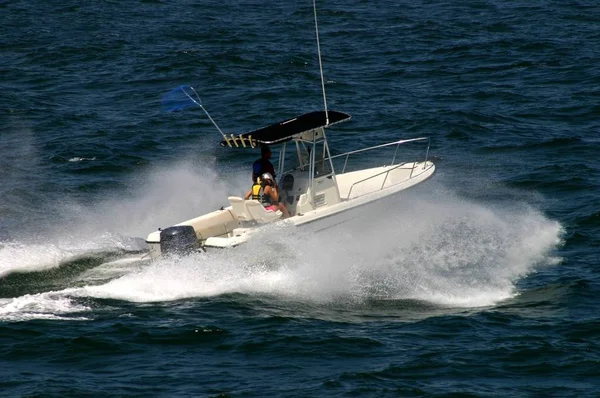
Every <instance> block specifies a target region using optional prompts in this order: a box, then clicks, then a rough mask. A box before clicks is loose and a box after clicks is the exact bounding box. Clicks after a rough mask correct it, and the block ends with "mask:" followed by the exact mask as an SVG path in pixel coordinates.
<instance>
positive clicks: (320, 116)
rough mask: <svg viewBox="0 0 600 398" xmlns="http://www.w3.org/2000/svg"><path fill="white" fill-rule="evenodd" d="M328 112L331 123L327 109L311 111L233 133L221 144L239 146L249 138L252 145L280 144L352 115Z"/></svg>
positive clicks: (344, 119) (347, 118)
mask: <svg viewBox="0 0 600 398" xmlns="http://www.w3.org/2000/svg"><path fill="white" fill-rule="evenodd" d="M327 114H328V116H329V124H327V123H326V118H325V111H315V112H310V113H306V114H304V115H302V116H298V117H295V118H293V119H288V120H284V121H283V122H279V123H274V124H272V125H270V126H267V127H263V128H260V129H258V130H253V131H250V132H248V133H243V134H239V135H233V134H232V137H231V139H229V140H227V141H221V146H231V145H228V141H229V142H230V143H234V144H235V146H238V144H237V143H236V141H237V140H240V141H241V142H242V143H244V140H247V141H248V142H250V141H252V146H256V145H260V144H278V143H282V142H285V141H289V140H291V139H292V138H293V137H294V136H295V135H297V134H300V133H303V132H305V131H310V130H314V129H317V128H319V127H329V126H331V125H333V124H336V123H340V122H343V121H346V120H349V119H350V115H348V114H347V113H343V112H337V111H328V112H327ZM244 146H245V145H244Z"/></svg>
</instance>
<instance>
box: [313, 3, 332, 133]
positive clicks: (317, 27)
mask: <svg viewBox="0 0 600 398" xmlns="http://www.w3.org/2000/svg"><path fill="white" fill-rule="evenodd" d="M313 10H314V12H315V33H316V35H317V52H318V53H319V70H320V71H321V88H322V89H323V105H325V126H328V125H329V113H328V112H327V96H326V95H325V78H324V77H323V62H322V61H321V44H320V43H319V25H318V23H317V4H316V0H313Z"/></svg>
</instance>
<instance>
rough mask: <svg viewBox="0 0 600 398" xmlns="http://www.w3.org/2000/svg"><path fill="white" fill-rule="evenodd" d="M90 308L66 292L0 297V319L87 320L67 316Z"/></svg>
mask: <svg viewBox="0 0 600 398" xmlns="http://www.w3.org/2000/svg"><path fill="white" fill-rule="evenodd" d="M89 310H90V308H89V307H86V306H84V305H81V304H78V303H76V302H75V301H74V300H73V299H72V298H70V297H67V296H65V294H64V292H47V293H39V294H27V295H25V296H21V297H17V298H13V299H0V320H3V321H26V320H30V319H55V320H61V319H68V320H86V319H88V318H86V317H70V316H65V315H68V314H71V313H77V312H82V311H89Z"/></svg>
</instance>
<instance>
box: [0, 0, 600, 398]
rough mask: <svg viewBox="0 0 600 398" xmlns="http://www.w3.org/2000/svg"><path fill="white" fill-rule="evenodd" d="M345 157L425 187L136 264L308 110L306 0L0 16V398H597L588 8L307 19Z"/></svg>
mask: <svg viewBox="0 0 600 398" xmlns="http://www.w3.org/2000/svg"><path fill="white" fill-rule="evenodd" d="M317 7H318V16H319V28H320V38H321V47H322V53H323V65H324V73H325V78H326V81H327V84H326V89H327V98H328V105H329V107H330V108H331V109H335V110H340V111H344V112H348V113H350V114H351V115H352V116H353V118H352V120H351V121H350V122H348V123H345V124H343V125H340V126H339V127H337V126H336V127H335V128H332V129H331V130H330V131H329V137H330V141H331V146H332V147H333V148H335V150H336V151H338V152H342V151H347V150H352V149H357V148H360V147H364V146H370V145H376V144H379V143H382V142H387V141H391V140H394V139H398V138H415V137H421V136H429V137H431V139H432V148H431V152H432V155H434V156H435V157H434V160H435V162H436V166H437V171H436V174H435V175H434V177H433V178H432V179H430V180H428V181H427V182H426V183H424V184H422V185H420V186H418V187H416V188H414V189H412V190H411V191H408V192H405V193H402V194H401V195H398V196H396V197H394V198H393V199H391V200H390V201H388V202H386V204H385V206H376V208H375V209H373V210H371V213H369V214H368V217H366V218H364V219H362V220H361V221H360V222H357V223H354V224H349V225H348V227H347V228H346V229H344V230H342V231H341V232H339V233H336V234H321V235H319V236H312V235H310V234H306V233H302V232H299V231H295V230H290V229H286V228H283V229H281V230H275V231H270V233H267V234H265V235H264V236H263V237H262V239H260V240H258V241H257V242H253V243H251V244H249V245H247V246H242V247H240V248H239V249H237V250H233V251H223V252H216V253H208V254H204V255H200V254H199V255H192V256H188V257H183V258H171V259H160V260H157V261H149V260H148V259H147V258H145V257H144V256H145V254H146V252H145V250H146V249H145V245H144V241H143V239H144V238H145V237H146V236H147V234H148V233H150V232H152V231H153V230H155V229H156V228H157V227H164V226H168V225H171V224H173V223H176V222H180V221H182V220H185V219H188V218H191V217H194V216H196V215H199V214H202V213H204V212H206V211H211V210H214V209H216V208H218V207H220V206H222V205H224V204H226V202H225V201H224V199H225V198H226V197H227V196H228V195H231V194H241V193H242V192H243V191H245V190H246V189H247V188H248V187H247V183H248V181H249V173H250V169H249V166H250V163H251V162H252V160H254V159H255V158H256V157H257V153H256V152H255V151H242V150H227V149H224V148H221V147H219V145H218V143H219V141H220V136H219V134H218V132H217V131H216V129H215V128H214V127H213V126H212V125H211V124H210V122H209V120H208V119H207V118H206V117H205V115H204V114H203V113H202V111H201V110H200V109H197V108H196V109H191V110H188V111H186V112H180V113H173V114H166V113H163V112H162V111H161V108H160V97H161V95H162V94H164V93H166V92H168V91H169V90H171V89H172V88H174V87H176V86H178V85H181V84H191V85H193V86H194V87H195V88H196V89H197V90H198V92H199V94H200V96H201V98H202V101H203V104H204V105H205V107H206V108H207V109H208V110H209V112H210V113H211V115H212V117H213V118H214V119H215V120H216V122H217V123H218V124H219V125H220V127H221V128H222V129H223V130H225V131H226V132H236V133H240V132H245V131H248V130H252V129H255V128H258V127H262V126H264V125H267V124H270V123H272V122H276V121H279V120H282V119H285V118H288V117H292V116H296V115H299V114H301V113H304V112H308V111H313V110H319V109H322V107H323V103H322V97H321V87H320V77H319V66H318V58H317V53H316V41H315V32H314V23H313V10H312V4H311V2H310V1H301V2H298V1H279V2H261V1H254V0H242V1H235V2H234V1H229V0H224V1H213V0H207V1H202V2H196V1H190V0H181V1H176V2H175V1H173V2H170V1H160V0H154V1H152V0H141V1H129V2H124V1H108V0H107V1H95V2H92V1H87V2H79V1H60V2H54V1H41V0H30V1H23V0H21V1H19V0H8V1H7V0H5V1H1V2H0V76H1V77H0V89H1V93H2V97H1V100H0V178H1V184H0V395H1V396H57V397H66V396H72V397H84V396H221V397H264V396H279V397H309V396H310V397H324V396H372V397H383V396H389V397H397V396H401V397H409V396H444V397H475V396H477V397H479V396H482V397H507V396H511V397H512V396H528V397H529V396H531V397H533V396H557V397H596V396H600V370H599V369H600V316H599V315H598V306H599V299H598V295H599V293H600V278H599V276H598V275H599V262H598V261H599V260H598V259H599V257H600V256H599V255H600V231H599V227H600V215H599V214H600V213H599V211H598V204H599V199H600V194H599V193H598V192H599V188H600V161H599V160H598V159H599V157H598V153H599V150H600V135H599V134H600V122H599V120H600V119H599V118H600V105H599V102H600V66H599V65H600V29H599V26H600V6H599V5H598V3H597V2H596V1H589V0H579V1H575V0H568V1H552V0H547V1H525V0H502V1H500V0H465V1H453V2H452V1H403V0H402V1H375V2H372V1H366V0H362V1H360V0H350V1H341V0H331V1H318V2H317Z"/></svg>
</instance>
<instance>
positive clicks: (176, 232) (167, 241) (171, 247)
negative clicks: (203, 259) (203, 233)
mask: <svg viewBox="0 0 600 398" xmlns="http://www.w3.org/2000/svg"><path fill="white" fill-rule="evenodd" d="M199 247H200V246H199V244H198V239H196V232H195V231H194V227H192V226H191V225H177V226H174V227H169V228H165V229H163V230H161V231H160V251H161V253H162V254H178V255H183V254H190V253H191V252H194V251H196V250H198V249H199Z"/></svg>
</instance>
